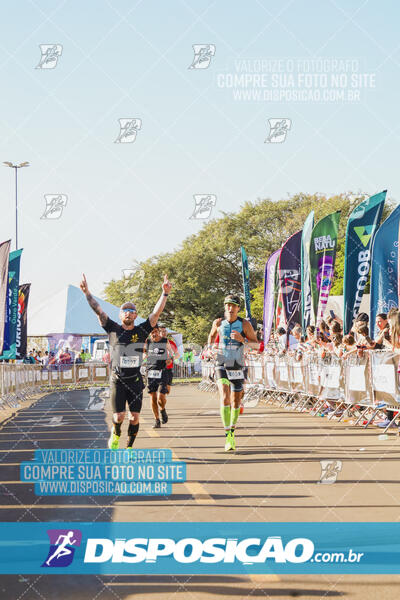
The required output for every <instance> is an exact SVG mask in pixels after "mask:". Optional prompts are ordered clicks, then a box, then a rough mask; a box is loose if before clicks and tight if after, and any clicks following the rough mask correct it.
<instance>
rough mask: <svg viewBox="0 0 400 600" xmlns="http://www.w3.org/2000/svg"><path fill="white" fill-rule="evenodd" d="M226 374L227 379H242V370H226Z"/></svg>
mask: <svg viewBox="0 0 400 600" xmlns="http://www.w3.org/2000/svg"><path fill="white" fill-rule="evenodd" d="M226 374H227V375H228V379H232V380H234V379H244V376H243V371H228V370H227V371H226Z"/></svg>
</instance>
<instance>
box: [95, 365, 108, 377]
mask: <svg viewBox="0 0 400 600" xmlns="http://www.w3.org/2000/svg"><path fill="white" fill-rule="evenodd" d="M106 376H107V369H105V368H104V367H96V377H106Z"/></svg>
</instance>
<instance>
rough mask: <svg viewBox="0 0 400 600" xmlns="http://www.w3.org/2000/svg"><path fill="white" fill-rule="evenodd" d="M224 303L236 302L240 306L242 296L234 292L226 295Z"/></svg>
mask: <svg viewBox="0 0 400 600" xmlns="http://www.w3.org/2000/svg"><path fill="white" fill-rule="evenodd" d="M224 304H236V305H237V306H240V298H239V296H235V295H234V294H229V295H228V296H225V300H224Z"/></svg>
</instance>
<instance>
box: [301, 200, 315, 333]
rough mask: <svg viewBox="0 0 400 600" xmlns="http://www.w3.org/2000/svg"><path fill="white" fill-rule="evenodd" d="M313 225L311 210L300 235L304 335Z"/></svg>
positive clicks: (308, 307)
mask: <svg viewBox="0 0 400 600" xmlns="http://www.w3.org/2000/svg"><path fill="white" fill-rule="evenodd" d="M313 227H314V211H313V210H312V211H311V212H310V214H309V215H308V217H307V219H306V220H305V221H304V227H303V233H302V236H301V326H302V328H303V334H304V335H306V329H307V327H308V326H309V325H310V324H311V278H310V277H311V273H310V270H311V269H310V243H311V234H312V230H313Z"/></svg>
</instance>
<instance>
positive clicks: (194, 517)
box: [0, 385, 400, 600]
mask: <svg viewBox="0 0 400 600" xmlns="http://www.w3.org/2000/svg"><path fill="white" fill-rule="evenodd" d="M145 396H146V397H145V401H144V409H143V412H142V417H143V418H142V423H141V428H140V431H139V436H138V439H137V444H136V445H137V447H138V448H139V447H140V448H170V449H172V450H173V453H174V457H175V458H177V459H179V460H183V461H185V462H186V463H187V482H186V483H184V484H183V483H181V484H174V486H173V494H172V496H169V497H166V498H163V497H161V496H159V497H144V496H143V497H140V496H138V497H111V496H110V497H104V496H103V497H94V496H93V497H90V496H89V497H88V496H85V497H76V496H71V497H62V496H60V497H38V496H35V494H34V492H33V486H32V484H30V483H21V482H20V481H19V465H20V462H21V461H23V460H31V459H32V458H33V451H34V450H35V449H37V448H87V447H91V448H104V447H105V445H106V440H107V438H108V423H109V422H110V420H111V411H110V407H109V403H108V400H107V399H104V398H102V397H101V395H100V396H99V395H98V394H96V395H93V394H92V395H90V394H89V391H88V390H85V391H73V392H65V393H61V392H55V393H52V394H48V395H46V396H44V397H43V398H41V399H39V400H37V401H36V402H35V403H34V404H32V405H31V406H30V407H28V408H23V409H22V410H20V411H19V412H18V413H17V414H15V415H11V416H9V417H8V419H7V420H6V421H5V422H4V421H3V423H2V425H1V426H0V481H1V485H0V515H1V517H0V521H34V522H35V521H39V522H42V521H132V522H135V521H154V522H164V521H168V522H176V521H189V522H193V523H200V522H202V521H203V522H204V521H216V522H223V521H240V522H246V521H286V522H288V521H294V522H295V521H397V520H398V519H399V516H400V509H399V499H400V490H399V484H398V475H397V473H398V472H399V467H400V438H399V437H398V436H397V435H393V434H391V435H390V436H389V440H388V441H380V440H379V439H378V434H379V433H380V432H379V431H378V430H376V429H368V430H362V429H358V428H357V429H356V428H354V427H351V426H349V425H348V424H347V423H338V422H335V421H327V420H326V419H321V418H317V417H310V416H309V415H307V414H297V413H293V412H290V411H286V410H283V409H280V408H277V407H273V406H270V405H265V404H261V403H260V404H259V405H258V406H257V407H256V408H253V409H246V410H245V413H244V414H243V415H242V416H241V417H240V421H239V424H240V427H239V428H238V432H237V451H236V453H235V454H226V453H225V452H224V448H223V446H224V435H223V430H222V427H221V424H220V417H219V410H218V399H217V398H216V396H215V395H214V394H209V393H204V392H199V391H198V389H197V387H195V386H190V385H186V386H175V387H174V388H173V391H172V394H171V397H170V398H169V400H168V407H167V408H168V413H169V416H170V420H169V422H168V424H167V425H165V426H162V428H161V429H159V430H153V429H152V425H153V417H152V415H151V412H150V409H149V401H148V398H147V395H146V394H145ZM0 418H1V415H0ZM123 430H124V432H123V438H122V442H123V443H122V444H121V445H125V439H124V436H125V432H126V425H125V426H124V428H123ZM327 459H334V460H336V461H341V470H340V472H339V473H338V477H337V481H336V483H334V484H332V485H323V484H321V483H320V478H321V465H320V461H321V460H327ZM196 527H197V528H200V527H201V525H197V526H196V525H194V531H193V533H194V535H195V533H196ZM0 592H2V596H3V594H4V597H7V598H10V599H14V598H15V599H18V600H22V599H24V600H33V599H35V600H36V599H41V600H43V599H46V600H53V598H54V599H56V598H60V599H62V600H64V599H65V600H66V599H70V598H71V599H74V600H80V599H82V600H86V599H87V600H94V599H96V600H97V599H99V600H109V599H110V600H111V599H113V600H115V599H118V598H119V599H121V600H129V599H135V600H137V599H139V598H140V599H142V598H146V599H148V600H156V599H157V600H158V599H159V598H160V597H161V595H162V597H163V599H167V598H173V597H174V600H175V599H176V597H178V598H182V599H185V600H186V599H190V600H206V599H207V600H208V599H211V598H219V599H221V600H223V599H225V598H231V597H233V598H251V597H263V598H265V597H271V598H275V597H276V598H282V599H284V598H293V597H299V598H330V597H334V598H336V597H342V598H349V599H350V598H351V599H353V598H354V599H360V600H361V598H362V599H363V600H364V599H365V600H369V599H370V598H371V599H373V598H377V597H378V596H379V599H380V600H385V599H392V598H393V599H394V598H398V596H399V593H400V577H399V576H376V575H367V576H349V575H346V576H342V575H329V576H321V575H307V576H300V575H297V576H294V575H288V576H286V575H279V576H275V575H269V576H268V575H266V576H249V577H247V576H229V575H228V576H182V575H181V576H172V575H171V576H156V575H154V576H103V575H101V576H83V575H81V576H73V577H71V576H63V575H19V576H18V575H7V576H6V575H2V576H0Z"/></svg>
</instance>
